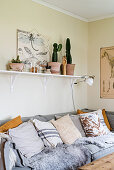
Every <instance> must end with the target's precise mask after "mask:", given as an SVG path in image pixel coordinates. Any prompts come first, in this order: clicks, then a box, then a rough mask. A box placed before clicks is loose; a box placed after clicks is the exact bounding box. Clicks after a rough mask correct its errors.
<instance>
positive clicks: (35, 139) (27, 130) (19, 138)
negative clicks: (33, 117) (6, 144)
mask: <svg viewBox="0 0 114 170" xmlns="http://www.w3.org/2000/svg"><path fill="white" fill-rule="evenodd" d="M9 135H10V137H11V138H12V141H13V142H14V143H15V144H16V148H17V149H19V150H20V152H21V153H22V154H23V155H24V156H25V157H27V158H29V157H31V156H33V155H35V154H38V153H39V152H41V151H42V150H43V148H44V144H43V142H42V140H41V139H40V137H39V136H38V134H37V131H36V130H35V127H34V125H33V124H32V123H31V122H25V123H23V124H21V125H20V126H18V127H16V128H14V129H10V130H9Z"/></svg>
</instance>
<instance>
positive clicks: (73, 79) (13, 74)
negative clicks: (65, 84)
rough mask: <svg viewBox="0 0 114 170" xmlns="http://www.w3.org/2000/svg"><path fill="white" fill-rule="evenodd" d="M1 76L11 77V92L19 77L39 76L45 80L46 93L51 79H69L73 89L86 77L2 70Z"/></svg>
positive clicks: (0, 71)
mask: <svg viewBox="0 0 114 170" xmlns="http://www.w3.org/2000/svg"><path fill="white" fill-rule="evenodd" d="M0 74H6V75H10V76H11V84H10V89H11V92H12V91H13V89H14V82H15V79H16V78H17V76H18V75H25V76H37V77H38V78H43V86H44V91H45V92H46V87H47V81H48V80H49V79H50V78H65V79H66V78H67V79H69V80H70V83H71V87H72V86H73V84H74V83H75V82H76V81H77V80H80V79H85V76H70V75H57V74H46V73H31V72H19V71H7V70H0Z"/></svg>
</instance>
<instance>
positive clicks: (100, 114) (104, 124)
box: [77, 109, 110, 134]
mask: <svg viewBox="0 0 114 170" xmlns="http://www.w3.org/2000/svg"><path fill="white" fill-rule="evenodd" d="M77 113H78V114H79V115H82V114H87V112H83V111H80V110H78V112H77ZM89 113H90V114H96V113H97V114H98V116H99V118H100V121H101V123H102V125H103V127H104V129H105V131H106V134H108V133H110V130H109V129H108V128H107V126H106V123H105V120H104V117H103V114H102V110H100V109H99V110H97V111H93V112H89Z"/></svg>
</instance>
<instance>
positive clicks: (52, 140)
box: [33, 119, 63, 147]
mask: <svg viewBox="0 0 114 170" xmlns="http://www.w3.org/2000/svg"><path fill="white" fill-rule="evenodd" d="M33 123H34V125H35V127H36V130H37V132H38V135H39V136H40V137H41V139H42V140H43V142H44V145H45V146H52V147H56V145H57V144H58V143H63V142H62V140H61V138H60V136H59V133H58V131H57V130H56V128H55V127H54V126H53V125H52V123H50V122H42V121H39V120H37V119H34V120H33Z"/></svg>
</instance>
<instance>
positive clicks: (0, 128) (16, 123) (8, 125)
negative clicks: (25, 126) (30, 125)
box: [0, 116, 22, 133]
mask: <svg viewBox="0 0 114 170" xmlns="http://www.w3.org/2000/svg"><path fill="white" fill-rule="evenodd" d="M21 123H22V120H21V116H18V117H16V118H14V119H12V120H10V121H8V122H7V123H5V124H4V125H2V126H0V133H3V132H7V131H8V130H9V129H12V128H15V127H17V126H19V125H20V124H21Z"/></svg>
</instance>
